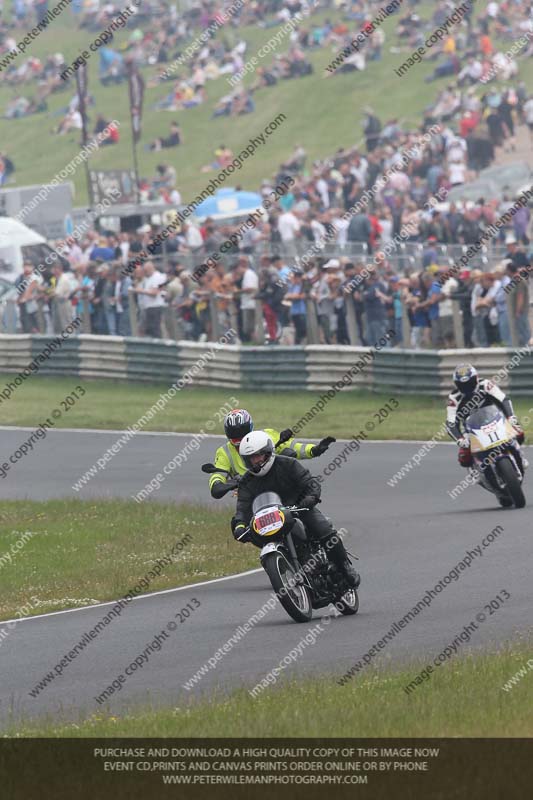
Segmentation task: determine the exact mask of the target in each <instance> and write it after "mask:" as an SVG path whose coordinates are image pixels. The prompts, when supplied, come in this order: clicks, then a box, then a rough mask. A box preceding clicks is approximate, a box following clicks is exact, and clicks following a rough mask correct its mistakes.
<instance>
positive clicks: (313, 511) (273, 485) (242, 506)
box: [231, 431, 360, 588]
mask: <svg viewBox="0 0 533 800" xmlns="http://www.w3.org/2000/svg"><path fill="white" fill-rule="evenodd" d="M239 452H240V454H241V458H242V460H243V461H244V464H245V466H246V468H247V470H248V472H247V473H246V474H245V476H244V477H243V478H242V480H241V482H240V484H239V488H238V494H237V509H236V512H235V516H234V518H233V519H232V526H231V527H232V531H233V535H234V536H235V538H236V539H237V538H238V537H239V536H240V535H242V532H243V530H244V529H245V528H246V527H247V526H248V524H249V522H250V519H251V518H252V503H253V500H254V498H255V497H257V495H259V494H262V493H263V492H276V493H277V494H278V495H279V496H280V497H281V500H282V503H283V504H284V505H287V506H292V505H297V506H299V507H300V508H307V509H309V510H308V511H307V513H306V514H305V516H303V518H302V521H303V522H304V524H305V529H306V531H307V534H308V535H309V537H310V538H311V539H320V540H322V541H323V542H324V543H325V542H326V540H333V537H334V541H333V543H332V546H331V547H326V551H327V552H328V557H329V558H331V561H332V562H333V563H334V564H335V565H336V566H337V567H338V568H339V569H340V570H342V571H343V572H344V574H345V575H346V578H347V580H348V583H349V584H350V586H352V587H354V588H357V586H359V583H360V577H359V575H358V573H357V572H356V571H355V569H354V568H353V567H352V564H351V562H350V559H349V557H348V553H347V552H346V550H345V548H344V545H343V543H342V541H341V539H340V537H339V536H338V535H337V532H336V531H335V529H334V528H333V526H332V524H331V522H330V521H329V520H328V519H327V518H326V517H325V516H324V515H323V514H321V512H320V511H319V510H318V509H317V508H315V506H316V504H317V503H319V502H320V483H319V482H318V481H317V480H316V479H315V478H313V476H312V475H311V473H310V472H309V470H308V469H306V468H305V467H304V466H303V464H301V463H300V462H299V461H297V459H295V458H290V457H289V456H280V455H277V454H276V451H275V449H274V442H273V441H272V439H271V438H270V436H268V434H267V433H266V432H265V431H253V432H252V433H248V434H247V435H246V436H245V437H244V439H243V440H242V442H241V445H240V448H239Z"/></svg>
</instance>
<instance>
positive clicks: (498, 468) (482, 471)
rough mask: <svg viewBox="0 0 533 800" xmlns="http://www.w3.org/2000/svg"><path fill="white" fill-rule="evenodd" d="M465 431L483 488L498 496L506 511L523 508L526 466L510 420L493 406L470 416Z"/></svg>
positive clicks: (524, 502)
mask: <svg viewBox="0 0 533 800" xmlns="http://www.w3.org/2000/svg"><path fill="white" fill-rule="evenodd" d="M465 431H466V435H467V437H468V440H469V442H470V451H471V453H472V457H473V460H474V468H475V469H476V470H477V472H478V473H479V476H480V478H479V484H480V486H482V487H483V488H484V489H487V491H489V492H492V493H493V494H495V495H496V497H497V498H498V501H499V503H500V505H501V506H503V508H510V507H511V506H513V505H514V506H515V507H516V508H523V507H524V506H525V504H526V498H525V496H524V492H523V490H522V482H523V480H524V469H525V466H526V465H525V464H524V460H523V459H522V454H521V452H520V446H519V444H518V442H517V441H516V431H515V429H514V428H513V426H512V425H511V423H510V422H509V420H508V419H506V418H505V416H504V415H503V414H502V412H501V410H500V409H499V408H498V407H497V406H495V405H489V406H485V407H484V408H480V409H478V410H477V411H474V412H473V413H472V414H470V415H469V417H468V418H467V420H466V422H465Z"/></svg>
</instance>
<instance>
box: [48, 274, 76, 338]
mask: <svg viewBox="0 0 533 800" xmlns="http://www.w3.org/2000/svg"><path fill="white" fill-rule="evenodd" d="M52 274H53V276H54V278H55V285H54V296H53V304H52V305H53V310H52V314H53V324H54V333H61V331H62V330H64V329H65V328H66V326H67V325H68V323H69V322H72V317H73V314H72V311H73V308H72V303H71V302H70V296H71V294H72V293H73V291H74V288H75V287H74V286H73V282H72V277H73V276H72V273H68V274H67V273H65V272H63V267H62V266H61V264H55V266H54V267H53V268H52Z"/></svg>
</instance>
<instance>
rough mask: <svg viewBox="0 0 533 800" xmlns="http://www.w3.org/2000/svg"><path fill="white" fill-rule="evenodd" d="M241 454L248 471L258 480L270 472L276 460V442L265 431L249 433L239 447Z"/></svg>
mask: <svg viewBox="0 0 533 800" xmlns="http://www.w3.org/2000/svg"><path fill="white" fill-rule="evenodd" d="M239 453H240V456H241V458H242V460H243V461H244V466H245V467H246V469H247V470H249V471H250V472H251V473H252V475H255V476H256V477H258V478H260V477H262V476H263V475H266V474H267V472H269V471H270V469H271V467H272V464H273V463H274V459H275V458H276V454H275V453H274V442H273V441H272V439H271V438H270V436H269V435H268V434H267V433H265V431H252V432H251V433H247V434H246V436H245V437H244V439H243V440H242V442H241V443H240V445H239Z"/></svg>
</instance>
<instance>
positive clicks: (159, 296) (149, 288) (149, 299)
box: [133, 261, 167, 339]
mask: <svg viewBox="0 0 533 800" xmlns="http://www.w3.org/2000/svg"><path fill="white" fill-rule="evenodd" d="M142 269H143V276H144V277H143V280H142V281H141V284H140V286H136V287H135V289H134V290H133V291H134V292H135V294H137V295H140V298H139V300H140V302H139V305H140V307H141V308H142V309H143V311H144V332H145V335H146V336H151V337H152V338H153V339H160V338H161V317H162V315H163V309H164V307H165V299H164V297H163V293H162V291H161V287H162V285H163V284H164V283H165V282H166V280H167V277H166V275H163V273H162V272H159V271H158V270H156V268H155V266H154V262H153V261H147V262H146V263H145V264H144V266H143V268H142Z"/></svg>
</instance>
